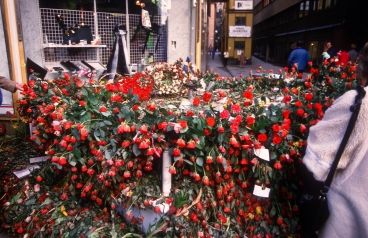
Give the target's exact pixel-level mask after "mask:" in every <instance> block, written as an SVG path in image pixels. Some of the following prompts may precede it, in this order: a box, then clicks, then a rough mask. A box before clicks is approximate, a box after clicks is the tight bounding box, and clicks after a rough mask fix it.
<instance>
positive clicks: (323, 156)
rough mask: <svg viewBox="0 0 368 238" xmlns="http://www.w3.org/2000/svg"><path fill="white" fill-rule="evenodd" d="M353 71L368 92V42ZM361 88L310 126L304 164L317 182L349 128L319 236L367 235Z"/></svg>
mask: <svg viewBox="0 0 368 238" xmlns="http://www.w3.org/2000/svg"><path fill="white" fill-rule="evenodd" d="M356 70H357V77H358V78H359V79H360V83H361V85H362V86H364V89H365V91H368V87H367V86H366V85H367V81H368V43H366V44H365V46H364V47H363V49H362V50H361V51H360V53H359V61H358V66H357V69H356ZM360 90H361V91H362V92H363V93H362V94H363V96H362V97H363V98H362V97H361V98H360V99H357V100H356V96H357V94H358V93H357V91H356V90H350V91H348V92H346V93H345V94H344V95H342V96H341V97H339V98H338V99H337V100H336V101H335V102H334V103H333V105H332V106H331V107H330V108H329V109H328V110H327V111H326V113H325V116H324V118H323V120H321V121H320V122H318V124H317V125H315V126H312V127H311V128H310V133H309V136H308V146H307V149H306V154H305V156H304V158H303V163H304V164H305V166H306V167H307V168H308V170H309V171H310V172H312V173H313V176H314V178H315V179H316V180H318V181H325V180H326V178H327V175H328V173H329V171H330V169H331V167H332V166H331V165H332V164H333V161H334V159H335V157H336V158H337V157H339V156H337V155H336V154H338V153H337V151H338V150H339V148H340V145H342V144H344V143H343V142H342V141H343V137H345V136H344V135H345V132H346V131H351V134H350V136H348V139H347V142H346V146H345V148H343V152H342V155H341V158H339V160H338V165H337V169H336V173H335V174H334V176H333V177H331V178H332V183H331V185H330V186H329V189H327V191H328V192H327V204H328V208H329V212H330V215H329V217H328V219H327V220H326V222H325V223H324V225H323V226H322V227H321V228H320V230H319V231H318V237H322V238H324V237H326V238H327V237H328V238H330V237H334V238H335V237H336V238H337V237H341V238H346V237H368V226H367V224H368V206H367V201H368V178H367V171H368V146H366V145H367V144H368V127H367V122H368V96H367V97H364V95H365V92H364V90H363V89H362V88H360ZM357 98H358V97H357ZM357 101H358V103H359V106H360V111H359V112H358V114H357V119H356V122H355V125H353V127H352V130H350V129H347V128H348V124H351V123H349V121H350V118H352V112H351V110H354V107H351V106H352V105H354V106H355V105H357ZM360 103H361V104H360ZM358 110H359V109H358ZM349 128H350V126H349ZM344 140H345V139H344ZM332 171H333V169H332ZM301 216H302V214H301ZM316 219H317V218H316ZM311 222H312V221H311ZM302 228H303V227H302ZM307 232H308V231H307ZM310 237H313V235H310Z"/></svg>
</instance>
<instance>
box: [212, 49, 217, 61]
mask: <svg viewBox="0 0 368 238" xmlns="http://www.w3.org/2000/svg"><path fill="white" fill-rule="evenodd" d="M215 54H216V49H215V48H212V59H215Z"/></svg>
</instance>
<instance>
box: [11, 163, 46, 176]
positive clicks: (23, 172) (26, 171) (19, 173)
mask: <svg viewBox="0 0 368 238" xmlns="http://www.w3.org/2000/svg"><path fill="white" fill-rule="evenodd" d="M39 168H40V166H38V165H33V166H30V167H28V168H26V169H23V170H19V171H15V172H13V173H14V174H15V176H17V177H18V178H24V177H26V176H28V175H30V174H31V171H33V170H34V169H39Z"/></svg>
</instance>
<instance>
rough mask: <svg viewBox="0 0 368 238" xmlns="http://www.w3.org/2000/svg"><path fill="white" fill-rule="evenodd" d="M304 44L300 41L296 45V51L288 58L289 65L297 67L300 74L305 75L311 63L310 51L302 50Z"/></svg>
mask: <svg viewBox="0 0 368 238" xmlns="http://www.w3.org/2000/svg"><path fill="white" fill-rule="evenodd" d="M302 45H303V43H302V42H301V41H298V42H297V43H296V49H294V50H293V51H292V52H291V53H290V55H289V58H288V64H289V65H292V66H294V65H295V64H296V65H297V70H298V71H299V73H303V72H304V70H305V69H306V68H307V65H308V61H309V54H308V51H306V50H305V49H303V48H302Z"/></svg>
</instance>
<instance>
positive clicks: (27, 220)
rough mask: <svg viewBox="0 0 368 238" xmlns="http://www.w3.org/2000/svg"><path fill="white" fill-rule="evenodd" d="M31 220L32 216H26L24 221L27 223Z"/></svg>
mask: <svg viewBox="0 0 368 238" xmlns="http://www.w3.org/2000/svg"><path fill="white" fill-rule="evenodd" d="M31 220H32V217H30V216H28V217H27V218H26V219H25V220H24V221H25V222H27V223H29V222H30V221H31ZM26 235H27V234H26Z"/></svg>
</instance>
